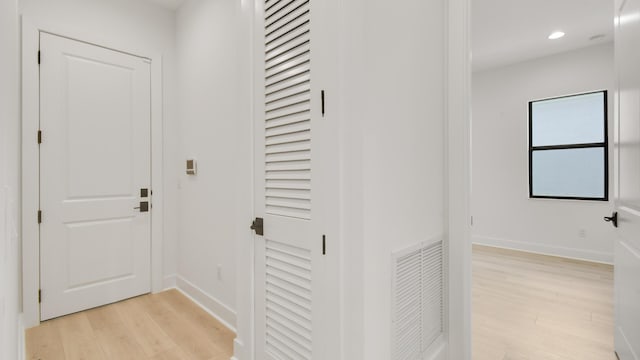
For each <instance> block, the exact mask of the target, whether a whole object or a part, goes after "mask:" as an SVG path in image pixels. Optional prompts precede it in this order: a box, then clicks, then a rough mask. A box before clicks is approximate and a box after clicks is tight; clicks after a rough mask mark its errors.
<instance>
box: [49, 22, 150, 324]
mask: <svg viewBox="0 0 640 360" xmlns="http://www.w3.org/2000/svg"><path fill="white" fill-rule="evenodd" d="M40 51H41V59H42V60H41V65H40V128H41V131H42V143H41V144H40V208H41V210H42V222H41V224H40V283H41V291H42V295H41V296H42V297H41V306H40V308H41V309H40V310H41V313H40V318H41V320H47V319H50V318H54V317H57V316H61V315H65V314H69V313H73V312H77V311H81V310H84V309H88V308H92V307H96V306H100V305H104V304H108V303H112V302H115V301H119V300H122V299H125V298H129V297H132V296H136V295H140V294H144V293H147V292H149V291H150V283H151V281H150V262H151V260H150V240H151V238H150V236H151V235H150V234H151V232H150V223H151V222H150V215H149V212H145V211H144V210H145V209H144V204H143V203H142V202H149V201H150V195H151V194H150V191H151V190H150V156H151V155H150V105H151V99H150V64H149V61H148V60H146V59H143V58H139V57H136V56H132V55H127V54H124V53H121V52H117V51H113V50H109V49H105V48H102V47H98V46H94V45H90V44H87V43H83V42H79V41H74V40H70V39H67V38H63V37H59V36H55V35H51V34H47V33H41V35H40ZM141 189H148V192H147V193H146V194H144V193H143V191H142V190H141ZM145 195H146V196H145ZM141 204H142V208H141V209H135V208H136V207H140V206H141ZM149 208H150V205H149ZM149 210H150V209H149Z"/></svg>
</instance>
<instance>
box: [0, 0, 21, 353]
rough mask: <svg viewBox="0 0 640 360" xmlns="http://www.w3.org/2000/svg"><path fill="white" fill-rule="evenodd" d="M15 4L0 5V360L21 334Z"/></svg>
mask: <svg viewBox="0 0 640 360" xmlns="http://www.w3.org/2000/svg"><path fill="white" fill-rule="evenodd" d="M18 40H19V32H18V12H17V4H16V1H13V0H12V1H2V2H0V47H1V48H2V52H0V79H2V80H1V81H0V359H18V356H19V354H21V352H20V350H19V349H18V346H19V345H20V341H19V340H20V338H21V336H22V335H21V334H20V333H19V328H18V314H19V313H20V311H21V306H20V298H21V297H20V279H21V278H20V272H19V268H20V266H21V265H20V263H21V262H20V244H19V242H18V227H19V225H20V218H19V213H20V212H19V211H20V210H19V207H18V206H19V199H20V163H19V161H20V144H19V140H18V139H20V111H19V106H20V97H19V94H20V92H19V89H20V88H19V83H18V81H19V74H20V68H19V65H18V60H19V54H18V49H19V47H18Z"/></svg>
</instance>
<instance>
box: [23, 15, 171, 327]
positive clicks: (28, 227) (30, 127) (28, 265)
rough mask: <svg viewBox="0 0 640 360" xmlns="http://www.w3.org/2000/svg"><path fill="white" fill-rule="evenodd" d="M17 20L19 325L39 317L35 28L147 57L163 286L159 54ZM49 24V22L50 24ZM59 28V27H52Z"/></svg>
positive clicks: (155, 252)
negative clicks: (19, 46)
mask: <svg viewBox="0 0 640 360" xmlns="http://www.w3.org/2000/svg"><path fill="white" fill-rule="evenodd" d="M21 20H22V33H21V38H22V40H21V44H22V59H21V64H22V78H21V85H22V219H23V221H22V299H23V311H24V313H23V314H24V326H25V327H26V328H29V327H33V326H36V325H38V324H39V323H40V306H39V304H38V289H39V284H40V261H39V258H40V245H39V240H38V239H39V226H38V223H37V221H36V214H37V211H38V208H39V183H38V179H39V178H40V173H39V168H38V159H39V156H38V144H37V142H36V141H35V139H36V137H35V136H36V133H37V131H38V128H39V87H40V83H39V76H38V73H39V69H38V63H37V61H36V59H37V53H38V49H39V43H40V32H41V31H44V32H48V33H51V34H57V35H60V36H64V37H68V38H72V39H82V40H83V41H85V42H90V43H98V44H100V45H102V46H106V47H109V48H112V49H119V50H121V51H124V52H127V53H130V54H137V56H141V57H146V58H149V59H151V144H152V150H151V151H152V152H151V155H152V156H151V159H152V160H151V167H152V171H151V183H152V184H153V189H155V190H156V191H155V192H154V194H153V197H152V200H153V205H155V206H154V208H155V210H154V211H152V212H151V254H150V256H151V280H150V281H151V290H152V292H158V291H161V290H162V289H163V274H162V269H163V222H164V211H163V192H164V191H163V190H164V189H163V176H162V175H163V166H162V164H163V152H162V149H163V121H162V118H163V117H162V112H163V110H162V109H163V99H162V56H161V55H159V54H144V53H142V52H140V51H137V50H136V49H130V48H127V47H118V46H117V44H101V43H100V42H99V41H98V42H95V41H92V40H94V39H91V38H86V34H83V33H82V32H80V31H75V32H74V31H72V32H71V33H70V32H69V31H68V30H61V29H64V24H58V26H51V25H47V26H46V27H43V26H40V25H39V24H36V23H33V22H32V21H31V19H30V18H28V17H26V16H22V17H21ZM52 27H53V28H52ZM57 30H61V31H57Z"/></svg>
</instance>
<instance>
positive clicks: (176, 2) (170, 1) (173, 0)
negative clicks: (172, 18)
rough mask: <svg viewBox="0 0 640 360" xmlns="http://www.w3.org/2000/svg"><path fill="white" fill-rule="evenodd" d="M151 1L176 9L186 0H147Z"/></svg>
mask: <svg viewBox="0 0 640 360" xmlns="http://www.w3.org/2000/svg"><path fill="white" fill-rule="evenodd" d="M147 1H149V2H151V3H154V4H158V5H160V6H162V7H165V8H167V9H171V10H176V9H177V8H179V7H180V6H181V5H182V4H183V3H184V2H185V0H147Z"/></svg>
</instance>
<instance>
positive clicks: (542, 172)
mask: <svg viewBox="0 0 640 360" xmlns="http://www.w3.org/2000/svg"><path fill="white" fill-rule="evenodd" d="M532 155H533V157H532V172H533V174H532V180H533V195H534V196H558V197H585V198H604V148H583V149H562V150H538V151H534V152H533V154H532Z"/></svg>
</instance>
